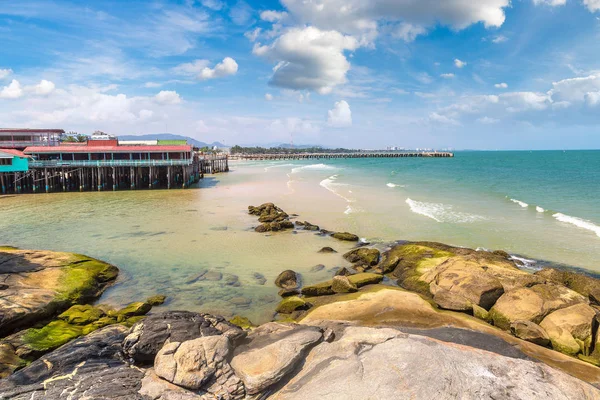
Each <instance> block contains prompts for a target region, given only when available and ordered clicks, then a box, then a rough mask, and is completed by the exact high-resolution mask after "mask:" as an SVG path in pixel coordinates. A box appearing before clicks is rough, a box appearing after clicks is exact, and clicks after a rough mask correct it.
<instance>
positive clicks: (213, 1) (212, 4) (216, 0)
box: [201, 0, 225, 11]
mask: <svg viewBox="0 0 600 400" xmlns="http://www.w3.org/2000/svg"><path fill="white" fill-rule="evenodd" d="M201 3H202V5H203V6H204V7H206V8H210V9H211V10H213V11H219V10H220V9H222V8H223V7H225V3H224V2H222V1H220V0H202V1H201Z"/></svg>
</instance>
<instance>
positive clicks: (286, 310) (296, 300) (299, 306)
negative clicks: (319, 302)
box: [275, 296, 310, 314]
mask: <svg viewBox="0 0 600 400" xmlns="http://www.w3.org/2000/svg"><path fill="white" fill-rule="evenodd" d="M309 306H310V304H309V303H307V302H306V300H304V299H302V298H300V297H298V296H290V297H286V298H284V299H283V300H281V302H280V303H279V305H277V308H276V309H275V311H277V312H278V313H280V314H291V313H292V312H294V311H298V310H303V309H307V308H308V307H309Z"/></svg>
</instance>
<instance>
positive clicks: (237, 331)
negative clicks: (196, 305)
mask: <svg viewBox="0 0 600 400" xmlns="http://www.w3.org/2000/svg"><path fill="white" fill-rule="evenodd" d="M217 335H226V336H227V337H228V338H230V339H231V340H233V341H235V340H238V339H240V338H242V337H244V336H245V332H244V331H243V330H242V329H241V328H239V327H238V326H235V325H233V324H231V323H229V322H227V321H226V320H225V319H224V318H223V317H217V316H213V315H210V314H198V313H194V312H189V311H167V312H164V313H159V314H153V315H150V316H148V317H146V318H145V319H144V320H142V321H140V322H138V323H136V324H135V325H133V327H132V328H131V331H130V333H129V334H128V335H127V337H126V338H125V340H124V341H123V352H124V354H125V355H126V356H127V357H129V358H131V359H132V360H133V361H134V362H136V363H140V364H150V363H152V362H153V361H154V358H155V357H156V354H157V353H158V351H159V350H160V349H161V348H162V347H163V344H164V343H165V342H167V341H169V342H185V341H188V340H193V339H196V338H199V337H204V336H217Z"/></svg>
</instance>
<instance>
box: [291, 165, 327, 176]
mask: <svg viewBox="0 0 600 400" xmlns="http://www.w3.org/2000/svg"><path fill="white" fill-rule="evenodd" d="M333 169H337V168H336V167H332V166H331V165H326V164H310V165H304V166H302V167H296V168H292V174H295V173H298V172H300V171H305V170H309V171H331V170H333Z"/></svg>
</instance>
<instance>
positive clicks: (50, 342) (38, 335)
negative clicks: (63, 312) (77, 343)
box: [23, 320, 94, 352]
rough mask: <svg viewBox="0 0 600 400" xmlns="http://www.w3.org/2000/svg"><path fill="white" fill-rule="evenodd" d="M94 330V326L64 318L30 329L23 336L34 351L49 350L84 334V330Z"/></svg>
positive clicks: (86, 331)
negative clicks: (68, 320) (74, 322)
mask: <svg viewBox="0 0 600 400" xmlns="http://www.w3.org/2000/svg"><path fill="white" fill-rule="evenodd" d="M93 330H94V328H92V327H90V326H89V325H86V326H83V325H73V324H69V323H68V322H66V321H63V320H56V321H52V322H50V323H49V324H48V325H46V326H44V327H42V328H40V329H36V328H30V329H28V330H27V331H26V332H25V335H24V336H23V341H24V343H25V344H26V345H27V347H29V348H31V349H32V350H34V351H37V352H47V351H50V350H53V349H56V348H57V347H60V346H62V345H63V344H65V343H67V342H68V341H70V340H72V339H75V338H77V337H79V336H81V335H83V334H84V331H85V333H89V332H91V331H93Z"/></svg>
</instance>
